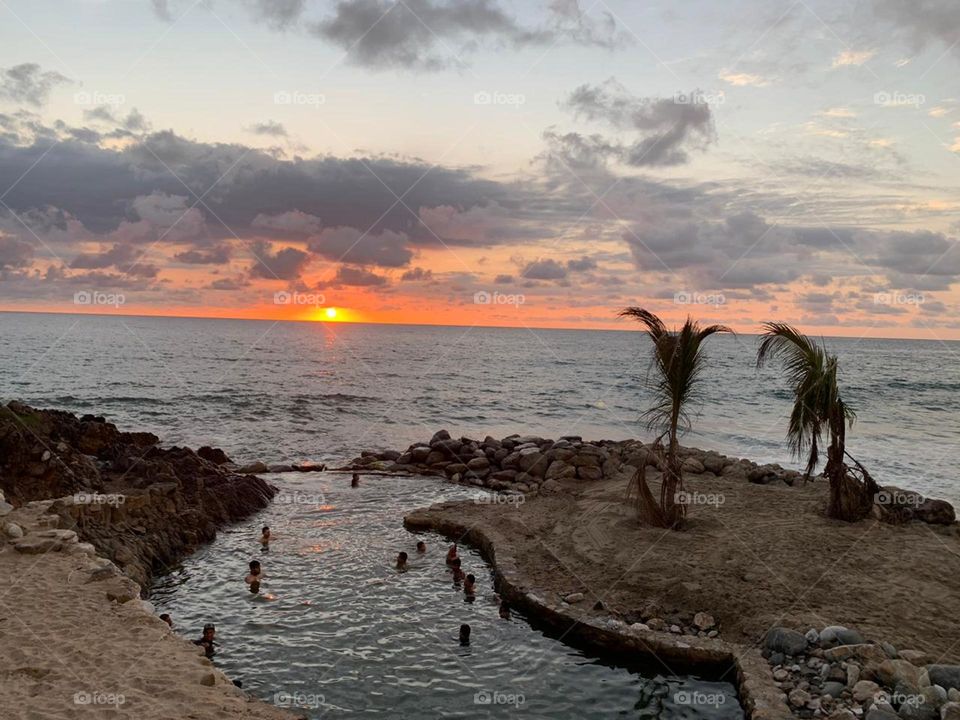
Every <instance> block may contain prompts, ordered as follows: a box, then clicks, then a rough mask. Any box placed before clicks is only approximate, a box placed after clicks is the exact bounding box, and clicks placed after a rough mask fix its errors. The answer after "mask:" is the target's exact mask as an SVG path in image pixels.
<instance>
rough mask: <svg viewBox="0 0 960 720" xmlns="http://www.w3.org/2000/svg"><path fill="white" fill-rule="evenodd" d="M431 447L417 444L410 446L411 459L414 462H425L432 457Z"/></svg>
mask: <svg viewBox="0 0 960 720" xmlns="http://www.w3.org/2000/svg"><path fill="white" fill-rule="evenodd" d="M430 453H431V449H430V446H429V445H416V446H414V447H411V448H410V461H411V462H414V463H425V462H426V461H427V458H428V457H430Z"/></svg>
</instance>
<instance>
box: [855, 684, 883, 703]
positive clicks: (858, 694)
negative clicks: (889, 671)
mask: <svg viewBox="0 0 960 720" xmlns="http://www.w3.org/2000/svg"><path fill="white" fill-rule="evenodd" d="M879 689H880V686H879V685H877V684H876V683H875V682H873V681H872V680H861V681H860V682H858V683H857V684H856V685H854V686H853V699H854V700H856V701H857V702H858V703H864V702H866V701H867V700H872V699H873V696H874V693H876V692H877V691H878V690H879Z"/></svg>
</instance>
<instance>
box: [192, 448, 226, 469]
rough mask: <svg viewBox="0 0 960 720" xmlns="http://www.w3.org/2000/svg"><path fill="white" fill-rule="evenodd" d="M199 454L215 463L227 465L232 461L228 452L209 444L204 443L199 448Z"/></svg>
mask: <svg viewBox="0 0 960 720" xmlns="http://www.w3.org/2000/svg"><path fill="white" fill-rule="evenodd" d="M197 455H199V456H200V457H202V458H203V459H204V460H206V461H208V462H212V463H213V464H214V465H226V464H227V463H228V462H230V458H228V457H227V454H226V453H225V452H224V451H223V450H221V449H220V448H215V447H210V446H209V445H204V446H203V447H202V448H200V449H199V450H197Z"/></svg>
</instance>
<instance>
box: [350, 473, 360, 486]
mask: <svg viewBox="0 0 960 720" xmlns="http://www.w3.org/2000/svg"><path fill="white" fill-rule="evenodd" d="M350 487H360V473H354V474H353V477H352V478H350Z"/></svg>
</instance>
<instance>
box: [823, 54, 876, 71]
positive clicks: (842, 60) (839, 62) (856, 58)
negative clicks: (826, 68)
mask: <svg viewBox="0 0 960 720" xmlns="http://www.w3.org/2000/svg"><path fill="white" fill-rule="evenodd" d="M876 54H877V51H876V50H844V51H843V52H841V53H840V54H839V55H837V56H836V57H835V58H834V59H833V67H835V68H838V67H847V66H849V65H857V66H859V65H863V64H864V63H865V62H867V61H868V60H869V59H870V58H872V57H873V56H874V55H876Z"/></svg>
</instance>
